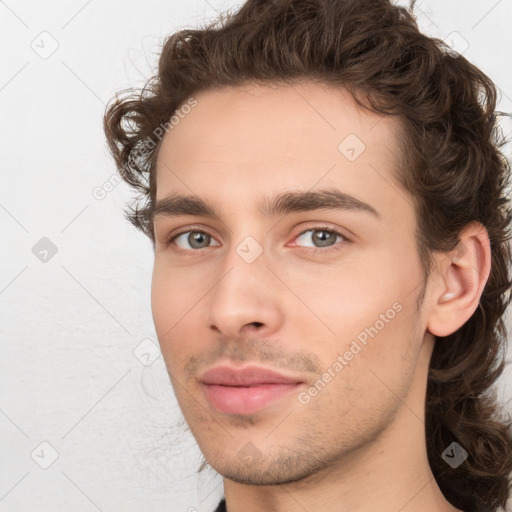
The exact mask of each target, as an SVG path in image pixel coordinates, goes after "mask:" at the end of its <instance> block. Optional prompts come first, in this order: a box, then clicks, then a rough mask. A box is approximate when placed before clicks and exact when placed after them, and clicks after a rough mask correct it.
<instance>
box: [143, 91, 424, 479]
mask: <svg viewBox="0 0 512 512" xmlns="http://www.w3.org/2000/svg"><path fill="white" fill-rule="evenodd" d="M195 98H196V100H197V105H196V106H194V107H193V108H191V109H190V112H189V113H188V114H187V115H186V116H184V118H182V119H181V120H180V122H179V123H178V124H177V125H175V126H174V127H173V129H172V130H171V131H169V132H168V133H167V134H166V136H165V138H164V140H163V141H162V146H161V148H160V152H159V155H158V161H157V198H156V199H157V204H158V205H159V206H158V208H157V215H156V216H155V220H154V229H155V238H156V246H155V263H154V273H153V281H152V310H153V319H154V323H155V328H156V332H157V335H158V338H159V342H160V345H161V349H162V353H163V357H164V359H165V362H166V365H167V368H168V372H169V375H170V378H171V382H172V385H173V388H174V391H175V394H176V397H177V400H178V402H179V405H180V407H181V410H182V412H183V415H184V417H185V419H186V421H187V423H188V425H189V427H190V429H191V431H192V433H193V435H194V437H195V439H196V441H197V443H198V445H199V447H200V449H201V451H202V452H203V454H204V456H205V458H206V460H207V461H208V463H209V464H210V465H211V466H212V467H213V468H214V469H215V470H216V471H217V472H219V473H220V474H221V475H223V476H225V477H227V478H229V479H232V480H234V481H237V482H245V483H250V484H272V483H284V482H290V481H297V480H299V479H302V478H305V477H307V476H309V475H312V474H315V473H316V472H318V471H320V470H321V469H323V468H326V467H328V466H329V465H332V464H337V463H342V461H344V460H347V457H348V455H349V454H350V453H352V452H354V451H356V450H362V449H364V447H369V446H370V445H371V444H372V442H373V441H374V440H375V439H377V438H378V437H379V435H380V434H382V432H384V431H386V429H388V428H391V426H392V425H393V424H394V423H393V422H394V421H395V420H394V419H395V418H396V416H397V413H398V411H399V410H401V409H402V408H403V407H404V405H403V402H404V400H406V398H407V397H410V396H411V392H412V391H411V390H412V389H413V388H415V387H416V388H418V386H420V384H418V383H420V382H425V381H426V371H427V368H426V366H425V365H423V366H421V365H420V364H419V361H420V359H421V358H420V355H421V352H422V350H423V348H422V347H423V345H424V343H423V342H424V333H425V330H426V327H425V324H426V322H425V319H424V318H422V315H421V311H420V312H419V311H418V309H417V299H418V297H419V295H420V294H421V292H422V291H423V284H424V279H423V273H422V269H421V266H420V262H419V258H418V254H417V250H416V245H415V238H414V230H415V226H416V224H415V217H414V211H413V206H412V204H411V202H410V198H408V197H407V194H406V192H405V191H403V190H402V189H401V188H400V186H399V185H398V183H397V181H396V179H395V170H396V168H397V161H398V156H397V154H398V153H397V145H396V141H395V136H396V135H395V134H396V133H397V132H396V128H397V125H396V124H395V123H396V122H397V121H396V120H395V119H392V118H389V117H381V116H378V115H375V114H371V113H369V112H366V111H363V110H361V109H360V108H359V107H358V106H357V105H356V104H355V102H354V100H353V99H352V98H351V96H350V95H349V94H348V93H347V92H345V91H343V90H340V89H333V88H330V87H328V86H325V85H320V84H313V83H306V82H304V83H302V84H297V85H296V86H294V87H277V86H276V85H273V86H271V87H266V86H262V85H258V86H252V85H244V86H238V87H224V88H221V89H218V90H210V91H204V92H201V93H200V94H198V95H197V96H196V97H195ZM178 196H190V198H189V199H192V200H188V201H187V200H181V201H180V200H178ZM276 198H279V200H277V199H276ZM198 201H200V202H202V203H204V204H198ZM212 213H215V215H213V214H212ZM169 241H171V242H170V243H168V242H169ZM219 366H223V367H225V366H227V367H229V368H230V369H233V370H234V372H235V373H234V374H230V375H229V376H231V378H232V379H234V380H235V381H236V382H234V381H233V382H231V386H228V385H226V382H224V385H223V384H222V383H219V382H220V381H217V384H216V385H215V384H212V382H211V381H210V383H209V384H205V380H204V379H205V375H207V372H209V371H210V370H212V369H214V368H216V367H219ZM250 368H253V369H254V368H257V369H259V370H261V368H264V369H270V370H273V371H275V372H277V373H278V374H280V375H281V376H283V377H284V378H286V382H281V383H276V382H275V381H274V382H271V381H272V378H270V377H268V375H266V374H264V373H262V372H261V371H256V372H255V373H254V372H253V373H252V374H251V373H250V372H248V373H246V374H245V377H246V378H247V379H249V380H248V381H247V380H243V378H244V375H242V376H241V374H240V373H239V372H240V371H242V370H246V369H250ZM237 372H238V373H237ZM242 373H243V372H242ZM222 375H223V377H224V378H226V374H225V373H224V374H222ZM222 375H221V377H220V378H222ZM251 378H252V380H251ZM237 379H238V380H237ZM221 380H222V379H221ZM283 380H284V379H283ZM235 384H236V385H237V386H238V387H236V386H235ZM241 384H245V385H246V386H247V387H240V385H241ZM420 387H421V386H420ZM418 389H419V388H418ZM422 391H424V389H423V390H422ZM415 396H416V398H415V400H417V402H418V404H421V402H422V400H424V394H423V395H422V393H421V392H418V393H417V394H416V395H415ZM419 409H421V406H420V405H419ZM415 421H417V420H415ZM402 427H403V425H402Z"/></svg>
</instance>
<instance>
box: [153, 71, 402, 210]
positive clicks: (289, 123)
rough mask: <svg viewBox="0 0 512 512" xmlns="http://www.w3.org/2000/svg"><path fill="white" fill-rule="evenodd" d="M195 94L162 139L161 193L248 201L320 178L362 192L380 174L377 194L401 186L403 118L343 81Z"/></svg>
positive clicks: (242, 87) (231, 88)
mask: <svg viewBox="0 0 512 512" xmlns="http://www.w3.org/2000/svg"><path fill="white" fill-rule="evenodd" d="M194 98H195V99H196V101H197V104H196V105H195V106H194V107H191V108H190V110H189V111H188V113H187V114H186V115H182V116H180V121H179V122H178V123H177V124H174V125H173V127H172V128H171V129H170V130H169V132H168V133H167V134H166V135H165V137H164V139H163V141H162V144H161V148H160V151H159V154H158V158H157V200H158V199H159V198H162V197H164V196H166V195H167V194H169V193H171V192H181V193H188V194H197V195H200V196H203V195H209V196H211V195H212V194H215V195H217V196H219V194H220V193H221V192H224V193H225V194H226V195H227V194H228V193H230V194H237V195H238V196H239V197H240V199H241V200H242V196H246V197H247V198H249V196H250V195H254V194H258V195H260V196H263V195H266V194H264V192H269V189H271V190H270V191H275V192H278V191H280V190H289V189H290V188H296V189H311V188H312V187H314V186H315V183H320V181H321V182H322V183H321V184H322V185H325V186H341V188H342V189H344V190H345V191H347V192H348V193H353V194H354V195H358V194H359V192H361V191H362V190H364V188H365V183H366V185H369V183H370V180H373V182H374V184H375V185H376V187H373V189H371V188H370V187H366V189H367V190H366V191H365V193H366V197H367V198H368V199H369V200H370V199H371V196H372V195H375V194H382V193H384V194H386V193H390V194H392V193H393V191H392V190H383V189H386V188H387V189H389V188H390V187H391V188H393V185H392V184H391V181H393V175H394V171H395V170H396V167H397V164H398V148H397V140H396V137H397V134H398V130H399V129H400V125H399V122H398V120H397V119H396V118H392V117H389V116H382V115H380V114H375V113H372V112H369V111H368V110H366V109H362V108H361V107H360V106H359V105H357V103H356V102H355V100H354V99H353V97H352V96H351V94H350V93H349V92H348V91H346V90H345V89H343V88H334V87H333V86H329V85H326V84H320V83H313V82H307V81H306V82H302V83H296V84H295V85H280V84H269V85H261V84H251V83H247V84H245V85H240V86H225V87H221V88H218V89H211V90H205V91H201V92H200V93H199V94H197V95H195V96H194ZM376 180H377V181H376ZM357 182H359V185H357ZM386 183H387V184H386ZM394 186H395V188H396V184H395V185H394ZM361 187H362V188H361ZM358 188H359V190H357V189H358ZM379 189H380V190H379ZM395 193H396V190H395ZM359 195H360V194H359ZM219 198H220V196H219ZM220 199H221V200H222V198H220Z"/></svg>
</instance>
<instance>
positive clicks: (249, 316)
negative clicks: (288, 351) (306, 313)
mask: <svg viewBox="0 0 512 512" xmlns="http://www.w3.org/2000/svg"><path fill="white" fill-rule="evenodd" d="M224 263H225V265H224V266H223V269H224V272H223V274H222V276H221V277H220V278H219V281H218V282H217V284H216V285H215V286H214V288H213V289H212V291H211V293H210V294H208V297H209V298H208V300H209V303H208V309H209V322H210V328H211V329H213V330H216V331H218V332H220V333H221V334H223V335H224V336H228V337H233V338H237V337H241V336H243V335H244V334H245V335H247V334H249V333H252V334H257V335H258V336H268V335H270V334H272V333H274V332H276V331H278V330H279V328H280V327H281V325H282V322H283V310H282V306H281V303H280V299H279V297H282V296H283V294H282V291H281V293H280V292H279V290H278V287H279V285H280V283H279V280H277V279H276V278H275V276H274V275H273V274H272V272H271V271H270V270H269V269H268V267H267V260H266V258H265V254H264V253H262V254H261V255H260V256H259V257H258V258H257V259H256V260H255V261H253V262H252V263H248V262H247V261H245V260H244V259H243V258H242V257H240V256H239V254H238V253H237V252H236V251H235V249H232V251H230V254H229V256H227V257H226V260H225V262H224Z"/></svg>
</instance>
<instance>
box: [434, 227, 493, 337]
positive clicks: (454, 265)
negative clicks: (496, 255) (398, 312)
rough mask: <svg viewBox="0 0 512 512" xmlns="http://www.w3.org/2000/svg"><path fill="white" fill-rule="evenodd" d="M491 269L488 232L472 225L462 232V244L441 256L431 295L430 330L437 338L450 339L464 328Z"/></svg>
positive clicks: (460, 242) (474, 309)
mask: <svg viewBox="0 0 512 512" xmlns="http://www.w3.org/2000/svg"><path fill="white" fill-rule="evenodd" d="M490 269H491V249H490V242H489V236H488V233H487V230H486V229H485V228H484V227H483V226H482V225H481V224H479V223H476V222H475V223H471V224H469V225H468V226H466V228H465V229H464V230H462V232H461V234H460V238H459V244H458V245H457V247H455V248H454V249H453V250H452V251H450V252H449V253H444V254H441V255H440V258H439V265H438V269H437V270H436V271H435V272H436V273H437V274H438V275H437V279H436V281H437V282H438V283H439V286H437V287H436V289H435V291H434V292H432V293H431V304H432V306H431V309H430V314H429V320H428V323H427V329H428V331H429V332H430V333H432V334H433V335H435V336H440V337H442V336H448V335H450V334H452V333H454V332H455V331H456V330H458V329H459V328H460V327H462V325H464V324H465V323H466V322H467V321H468V320H469V318H470V317H471V315H472V314H473V313H474V312H475V311H476V309H477V308H478V304H479V302H480V297H481V295H482V293H483V290H484V287H485V284H486V282H487V279H488V277H489V273H490Z"/></svg>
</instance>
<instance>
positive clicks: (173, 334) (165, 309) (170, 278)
mask: <svg viewBox="0 0 512 512" xmlns="http://www.w3.org/2000/svg"><path fill="white" fill-rule="evenodd" d="M202 295H204V291H203V290H202V289H201V288H200V287H198V286H197V283H193V282H191V279H190V276H189V274H188V273H187V272H180V270H179V269H172V270H171V269H169V268H167V267H165V265H163V264H161V263H159V262H158V261H155V265H154V268H153V278H152V282H151V310H152V314H153V322H154V325H155V330H156V333H157V336H158V340H159V343H160V347H161V350H162V355H163V356H164V359H165V361H166V364H168V365H169V364H170V365H172V366H173V367H174V366H176V365H177V364H178V362H179V361H181V360H183V355H182V352H183V353H185V352H186V351H187V350H188V351H190V348H191V345H190V341H192V340H193V339H199V336H196V335H194V333H193V332H192V329H193V328H194V326H195V325H199V324H198V322H196V320H195V319H194V313H195V309H196V307H197V304H198V303H199V301H200V300H201V296H202ZM184 339H185V340H186V341H187V343H183V342H181V343H180V342H179V340H182V341H183V340H184ZM180 348H181V349H180ZM171 354H172V358H170V356H171Z"/></svg>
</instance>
